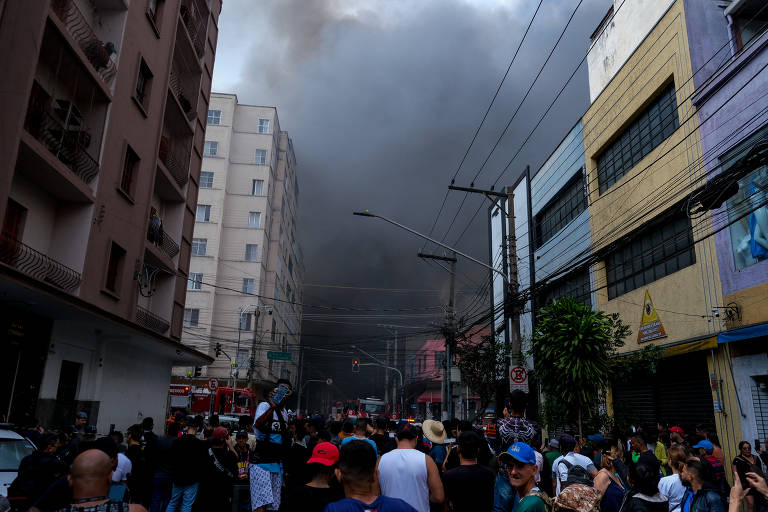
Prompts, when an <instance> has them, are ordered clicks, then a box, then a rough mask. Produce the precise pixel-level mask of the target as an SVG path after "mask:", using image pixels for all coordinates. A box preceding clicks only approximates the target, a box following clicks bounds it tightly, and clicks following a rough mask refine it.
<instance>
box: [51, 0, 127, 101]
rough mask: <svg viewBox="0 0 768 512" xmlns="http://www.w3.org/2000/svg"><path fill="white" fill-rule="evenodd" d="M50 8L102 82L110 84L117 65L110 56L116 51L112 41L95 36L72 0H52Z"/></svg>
mask: <svg viewBox="0 0 768 512" xmlns="http://www.w3.org/2000/svg"><path fill="white" fill-rule="evenodd" d="M52 8H53V12H54V13H56V16H57V17H58V18H59V19H60V20H61V22H62V23H63V24H64V25H65V26H66V27H67V31H68V32H69V33H70V34H71V35H72V38H73V39H74V40H75V41H77V44H78V46H80V49H81V50H83V53H85V56H86V57H87V58H88V61H90V63H91V64H92V65H93V67H94V69H95V70H96V72H97V73H98V74H99V75H100V76H101V78H102V80H104V83H106V84H107V85H108V86H111V85H112V81H113V80H114V78H115V75H116V74H117V67H116V66H115V63H114V62H113V61H112V58H111V57H112V54H114V53H116V52H117V48H116V47H115V45H114V43H111V42H105V41H101V40H100V39H99V38H98V37H97V36H96V34H95V33H94V31H93V28H91V26H90V25H89V24H88V20H87V19H86V18H85V16H83V13H82V12H80V9H78V8H77V6H76V5H75V2H74V1H73V0H53V3H52Z"/></svg>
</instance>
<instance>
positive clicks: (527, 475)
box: [499, 442, 551, 512]
mask: <svg viewBox="0 0 768 512" xmlns="http://www.w3.org/2000/svg"><path fill="white" fill-rule="evenodd" d="M499 462H501V463H503V464H504V465H505V466H506V468H507V475H508V476H509V483H510V484H512V487H513V488H514V489H515V491H516V492H517V497H518V498H519V499H520V501H519V502H518V503H517V505H516V506H515V512H547V511H549V510H550V509H551V504H550V503H551V502H550V500H549V498H548V497H547V495H546V494H544V493H543V492H541V491H540V490H539V488H538V487H536V473H538V471H539V467H538V466H537V465H536V452H534V451H533V448H531V447H530V446H528V445H527V444H525V443H521V442H517V443H514V444H513V445H512V446H510V447H509V449H508V450H507V451H506V452H502V453H501V455H499Z"/></svg>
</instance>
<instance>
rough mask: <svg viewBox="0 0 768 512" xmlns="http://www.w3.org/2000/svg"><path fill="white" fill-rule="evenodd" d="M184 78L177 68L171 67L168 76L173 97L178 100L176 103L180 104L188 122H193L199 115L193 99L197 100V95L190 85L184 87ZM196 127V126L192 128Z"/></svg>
mask: <svg viewBox="0 0 768 512" xmlns="http://www.w3.org/2000/svg"><path fill="white" fill-rule="evenodd" d="M184 85H185V83H184V78H183V76H182V75H181V74H180V73H179V71H178V70H176V69H175V68H171V72H170V76H169V78H168V87H169V88H170V89H171V92H172V93H173V98H174V99H175V100H176V104H177V105H178V106H179V108H180V109H181V111H182V112H184V117H186V119H187V121H188V122H192V121H194V120H195V117H197V111H196V110H195V105H194V104H193V103H192V101H195V100H197V97H196V96H193V94H194V93H193V92H192V90H191V88H190V87H184ZM185 89H186V90H185ZM192 129H194V128H192Z"/></svg>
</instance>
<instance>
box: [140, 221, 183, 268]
mask: <svg viewBox="0 0 768 512" xmlns="http://www.w3.org/2000/svg"><path fill="white" fill-rule="evenodd" d="M147 240H149V241H150V242H152V243H153V244H155V245H156V246H157V247H159V248H160V249H162V251H163V252H164V253H165V254H167V255H168V257H169V258H171V259H173V257H174V256H176V255H177V254H179V244H177V243H176V242H174V241H173V239H172V238H171V237H170V236H169V235H168V233H166V232H165V230H163V220H162V219H161V218H160V217H157V216H154V217H150V218H149V229H147Z"/></svg>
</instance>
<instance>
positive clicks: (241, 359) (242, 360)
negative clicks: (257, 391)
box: [237, 348, 250, 405]
mask: <svg viewBox="0 0 768 512" xmlns="http://www.w3.org/2000/svg"><path fill="white" fill-rule="evenodd" d="M249 352H250V350H248V349H247V348H241V349H240V350H238V351H237V366H238V367H239V368H245V367H247V366H248V353H249ZM238 398H240V397H239V396H238ZM238 405H239V404H238Z"/></svg>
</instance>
